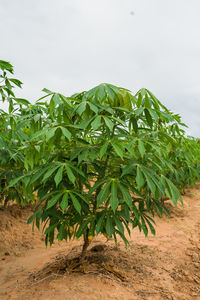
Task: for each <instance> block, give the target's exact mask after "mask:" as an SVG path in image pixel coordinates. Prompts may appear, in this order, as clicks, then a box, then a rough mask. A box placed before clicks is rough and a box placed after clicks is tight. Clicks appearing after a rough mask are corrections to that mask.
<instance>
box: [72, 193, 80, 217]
mask: <svg viewBox="0 0 200 300" xmlns="http://www.w3.org/2000/svg"><path fill="white" fill-rule="evenodd" d="M69 195H70V197H71V199H72V203H73V205H74V208H75V209H76V210H77V212H78V213H79V214H81V205H80V203H79V201H78V199H77V198H76V197H75V196H74V194H73V193H72V192H69Z"/></svg>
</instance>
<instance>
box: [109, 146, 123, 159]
mask: <svg viewBox="0 0 200 300" xmlns="http://www.w3.org/2000/svg"><path fill="white" fill-rule="evenodd" d="M111 145H112V146H113V149H114V151H115V153H116V154H117V155H118V156H119V157H121V159H123V150H122V149H121V147H120V146H119V144H116V143H114V142H112V143H111Z"/></svg>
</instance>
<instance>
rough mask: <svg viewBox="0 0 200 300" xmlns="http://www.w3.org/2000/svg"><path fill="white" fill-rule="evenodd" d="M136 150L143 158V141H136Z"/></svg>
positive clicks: (144, 150)
mask: <svg viewBox="0 0 200 300" xmlns="http://www.w3.org/2000/svg"><path fill="white" fill-rule="evenodd" d="M138 150H139V152H140V154H141V156H142V157H143V156H144V154H145V152H146V149H145V147H144V143H143V141H141V140H139V141H138Z"/></svg>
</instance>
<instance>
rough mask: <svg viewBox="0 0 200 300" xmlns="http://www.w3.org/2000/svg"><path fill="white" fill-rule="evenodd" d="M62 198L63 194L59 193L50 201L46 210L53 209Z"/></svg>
mask: <svg viewBox="0 0 200 300" xmlns="http://www.w3.org/2000/svg"><path fill="white" fill-rule="evenodd" d="M61 196H62V193H58V194H56V195H55V196H54V197H52V198H51V199H50V200H49V201H48V203H47V207H46V209H49V208H51V207H52V206H54V205H55V204H56V203H57V202H58V200H59V198H60V197H61Z"/></svg>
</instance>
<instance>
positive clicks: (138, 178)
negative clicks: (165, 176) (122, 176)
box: [136, 166, 144, 190]
mask: <svg viewBox="0 0 200 300" xmlns="http://www.w3.org/2000/svg"><path fill="white" fill-rule="evenodd" d="M136 183H137V186H138V189H139V190H140V189H141V188H142V187H143V185H144V177H143V175H142V172H141V170H140V167H139V166H137V176H136Z"/></svg>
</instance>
